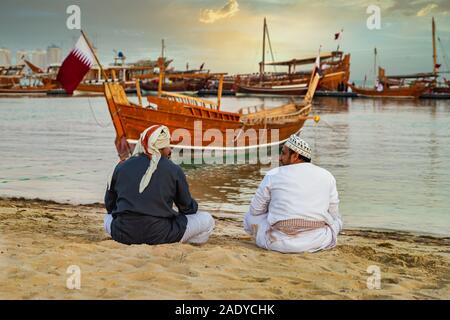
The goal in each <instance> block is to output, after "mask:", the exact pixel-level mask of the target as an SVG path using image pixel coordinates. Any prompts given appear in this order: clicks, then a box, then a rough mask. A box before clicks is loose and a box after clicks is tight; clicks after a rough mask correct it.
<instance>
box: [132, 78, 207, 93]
mask: <svg viewBox="0 0 450 320" xmlns="http://www.w3.org/2000/svg"><path fill="white" fill-rule="evenodd" d="M205 84H206V81H177V82H173V83H164V84H163V86H162V90H163V91H167V92H198V91H199V90H201V89H203V88H204V87H205ZM141 89H142V90H145V91H158V82H146V83H142V84H141Z"/></svg>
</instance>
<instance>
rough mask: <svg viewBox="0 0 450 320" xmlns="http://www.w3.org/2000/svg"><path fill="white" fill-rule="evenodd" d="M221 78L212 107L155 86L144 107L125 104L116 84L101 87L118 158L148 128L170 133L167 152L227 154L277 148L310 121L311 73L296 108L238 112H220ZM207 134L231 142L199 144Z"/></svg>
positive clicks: (313, 83) (127, 152)
mask: <svg viewBox="0 0 450 320" xmlns="http://www.w3.org/2000/svg"><path fill="white" fill-rule="evenodd" d="M222 79H223V75H222V77H221V80H220V85H219V93H218V97H217V98H218V100H217V102H212V101H209V100H205V99H200V98H195V97H190V96H186V95H181V94H176V93H171V92H164V91H162V89H161V87H162V86H160V87H159V91H158V96H149V97H147V101H148V103H149V105H148V106H143V105H139V104H134V103H132V102H130V101H129V100H128V98H127V96H126V94H125V92H124V90H123V88H122V87H121V86H120V85H119V84H113V83H106V84H105V97H106V101H107V104H108V108H109V112H110V114H111V118H112V121H113V124H114V127H115V129H116V148H117V151H118V153H119V156H120V158H121V159H125V158H127V157H128V156H129V155H130V154H131V151H132V150H133V148H134V144H135V143H136V141H137V139H139V135H140V133H141V132H142V131H143V130H144V129H146V128H148V127H149V126H152V125H166V126H167V127H168V128H169V129H170V131H171V132H172V134H173V136H172V139H173V141H172V144H173V147H175V148H181V149H190V150H192V149H194V150H221V151H228V150H248V149H252V148H257V147H261V146H271V145H279V144H281V143H283V142H284V141H286V139H288V138H289V136H290V135H292V134H294V133H296V132H299V130H300V129H301V128H302V127H303V124H304V122H305V121H306V120H307V119H310V118H311V117H309V113H310V111H311V103H312V99H313V96H314V92H315V90H316V88H317V85H318V82H319V79H320V76H319V74H318V73H317V72H314V77H312V80H311V84H310V85H309V90H308V92H307V94H306V96H305V98H304V99H303V101H302V102H300V103H296V102H291V103H288V104H285V105H282V106H280V107H276V108H272V109H265V108H262V107H253V108H243V109H241V110H240V111H239V112H227V111H223V110H221V91H222ZM209 129H212V130H213V131H214V132H215V133H216V134H218V135H221V136H222V137H228V136H227V134H230V130H231V132H232V136H231V141H230V140H229V139H224V140H223V141H216V140H215V139H214V138H211V137H210V138H209V139H202V137H204V135H205V133H206V132H207V131H208V130H209ZM177 131H178V133H179V132H184V133H185V134H186V135H187V137H188V138H187V139H186V136H182V137H181V136H180V135H178V134H176V133H177ZM258 131H259V132H261V131H264V132H266V133H268V132H272V133H273V132H276V134H275V135H273V134H270V135H269V134H266V135H265V136H263V135H260V134H257V133H256V132H258ZM174 133H175V134H174ZM199 133H200V135H201V137H200V139H199V137H198V134H199ZM255 133H256V134H255Z"/></svg>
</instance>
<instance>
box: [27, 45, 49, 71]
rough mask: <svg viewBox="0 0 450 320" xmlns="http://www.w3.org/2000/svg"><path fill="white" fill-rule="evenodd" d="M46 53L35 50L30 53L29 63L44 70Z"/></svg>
mask: <svg viewBox="0 0 450 320" xmlns="http://www.w3.org/2000/svg"><path fill="white" fill-rule="evenodd" d="M46 60H47V51H45V50H39V49H38V50H35V51H33V52H32V53H31V63H33V64H35V65H37V66H38V67H41V68H45V66H46V65H47V62H46Z"/></svg>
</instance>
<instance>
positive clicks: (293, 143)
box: [285, 134, 312, 160]
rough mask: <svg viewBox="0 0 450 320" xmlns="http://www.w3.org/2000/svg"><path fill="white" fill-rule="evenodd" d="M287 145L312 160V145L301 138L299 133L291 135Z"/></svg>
mask: <svg viewBox="0 0 450 320" xmlns="http://www.w3.org/2000/svg"><path fill="white" fill-rule="evenodd" d="M285 145H286V147H288V148H289V149H291V150H292V151H294V152H296V153H298V154H300V155H302V156H304V157H305V158H307V159H309V160H311V153H312V152H311V147H310V146H309V144H308V143H307V142H306V141H305V140H303V139H301V138H300V137H299V136H298V135H296V134H293V135H292V136H290V137H289V139H288V141H286V144H285Z"/></svg>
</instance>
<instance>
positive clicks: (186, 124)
mask: <svg viewBox="0 0 450 320" xmlns="http://www.w3.org/2000/svg"><path fill="white" fill-rule="evenodd" d="M308 111H309V110H308ZM118 115H119V117H120V120H121V122H122V125H123V126H124V128H125V132H126V138H127V140H128V142H134V141H135V140H137V139H139V136H140V134H141V133H142V132H143V131H144V130H145V129H146V128H148V127H150V126H152V125H161V124H164V125H166V126H167V127H168V128H169V130H170V132H172V133H173V132H176V131H177V130H187V132H189V136H190V138H191V139H190V140H188V141H181V140H182V139H180V140H177V139H176V137H174V138H173V141H172V144H173V145H178V147H192V146H196V147H212V148H217V149H220V148H227V147H252V146H257V145H259V144H261V143H262V139H260V137H259V134H258V130H261V129H265V128H264V125H263V124H260V125H253V126H251V127H248V128H244V129H243V130H242V133H241V137H246V141H241V145H240V144H239V142H238V140H236V141H231V144H230V141H228V143H227V141H225V140H226V139H225V137H226V136H227V130H233V131H234V134H235V135H237V134H239V131H240V130H241V129H242V128H243V125H242V123H240V122H239V121H234V120H224V119H205V118H203V119H202V118H200V117H197V116H193V115H192V116H189V115H186V114H180V113H174V112H168V111H157V110H152V109H147V108H140V107H135V106H124V105H121V106H120V111H119V113H118ZM307 115H308V113H307V112H305V114H303V117H301V118H300V117H299V120H298V121H297V122H293V123H291V124H288V125H282V124H279V125H272V126H270V127H269V128H266V129H268V130H269V133H268V136H267V137H266V138H267V140H265V139H264V144H270V143H277V142H279V143H281V142H282V141H285V140H286V139H288V138H289V136H290V135H292V134H294V133H296V132H298V131H299V130H300V129H301V128H302V127H303V124H304V122H305V119H304V116H307ZM196 128H197V130H201V132H202V135H204V133H205V132H206V131H207V130H210V129H214V130H218V131H219V132H220V133H221V135H222V137H223V140H224V141H223V143H222V144H220V145H219V144H214V143H213V141H211V140H204V139H199V140H198V142H197V141H195V139H196V137H195V129H196ZM250 129H252V130H254V131H255V132H256V134H257V135H251V134H250V131H249V130H250ZM273 129H276V130H278V133H279V135H278V138H277V139H275V140H273V139H272V136H271V135H270V130H273ZM228 132H229V134H230V131H228ZM250 136H251V137H250ZM233 137H235V136H234V135H233ZM247 137H249V138H248V139H247ZM197 138H198V137H197ZM233 140H234V139H233Z"/></svg>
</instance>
